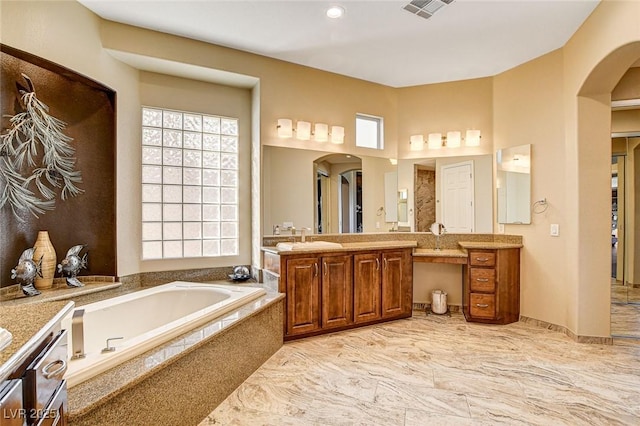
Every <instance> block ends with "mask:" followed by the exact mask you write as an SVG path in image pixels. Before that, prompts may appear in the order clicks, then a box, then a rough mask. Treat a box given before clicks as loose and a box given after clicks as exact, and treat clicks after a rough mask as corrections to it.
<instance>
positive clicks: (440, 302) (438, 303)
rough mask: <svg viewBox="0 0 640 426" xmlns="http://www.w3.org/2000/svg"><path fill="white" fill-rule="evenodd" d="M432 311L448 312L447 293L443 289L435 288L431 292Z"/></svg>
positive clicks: (437, 312)
mask: <svg viewBox="0 0 640 426" xmlns="http://www.w3.org/2000/svg"><path fill="white" fill-rule="evenodd" d="M431 311H432V312H433V313H434V314H446V313H447V293H446V292H444V291H442V290H434V291H433V293H431Z"/></svg>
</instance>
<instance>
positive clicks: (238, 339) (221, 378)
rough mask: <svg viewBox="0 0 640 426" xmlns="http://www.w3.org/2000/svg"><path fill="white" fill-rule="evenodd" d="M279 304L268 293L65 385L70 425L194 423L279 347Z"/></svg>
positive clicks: (279, 298)
mask: <svg viewBox="0 0 640 426" xmlns="http://www.w3.org/2000/svg"><path fill="white" fill-rule="evenodd" d="M283 300H284V296H283V295H281V294H277V293H275V294H274V293H269V294H267V295H266V296H263V297H262V298H260V299H257V300H256V301H254V302H251V303H249V304H248V305H246V306H244V307H242V308H240V309H238V310H236V311H233V312H230V313H229V314H226V315H224V316H223V317H221V318H219V319H217V320H214V321H212V322H210V323H208V324H207V325H205V326H203V327H198V328H196V329H195V330H192V331H190V332H187V333H185V334H183V335H182V336H180V337H178V338H176V339H173V340H172V341H170V342H168V343H166V344H163V345H160V346H158V347H157V348H154V349H152V350H150V351H148V352H146V353H144V354H142V355H140V356H138V357H135V358H133V359H131V360H129V361H126V362H124V363H123V364H122V365H120V366H118V367H115V368H113V369H111V370H109V371H107V372H105V373H103V374H101V375H98V376H96V377H95V378H93V379H90V380H88V381H86V382H84V383H81V384H79V385H77V386H74V387H73V388H70V389H69V418H70V421H71V424H73V425H93V426H97V425H114V424H129V425H143V424H149V421H150V419H162V424H163V425H186V424H196V423H197V422H198V421H200V420H202V418H204V417H205V416H206V415H207V413H208V412H209V411H210V410H211V409H212V408H214V407H215V406H217V405H218V404H219V403H220V402H221V401H223V400H224V399H225V398H226V397H227V395H229V394H230V393H231V392H232V391H233V390H234V389H235V388H236V387H237V386H238V385H239V384H240V383H242V382H243V381H244V380H245V379H246V378H247V377H248V376H249V375H250V374H251V373H252V372H253V371H255V370H256V369H257V368H258V367H259V366H260V365H262V363H264V362H265V361H266V360H267V359H268V358H269V357H270V356H271V355H272V354H273V353H275V352H276V351H277V350H278V349H279V348H280V347H281V346H282V341H283V329H282V323H283V317H282V315H283V306H282V304H283Z"/></svg>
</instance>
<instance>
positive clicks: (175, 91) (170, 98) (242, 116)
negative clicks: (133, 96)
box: [129, 72, 251, 272]
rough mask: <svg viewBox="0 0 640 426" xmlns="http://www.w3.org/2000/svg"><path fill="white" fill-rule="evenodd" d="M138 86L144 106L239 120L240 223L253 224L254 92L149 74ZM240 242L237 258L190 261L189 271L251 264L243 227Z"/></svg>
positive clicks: (170, 262) (178, 263) (171, 265)
mask: <svg viewBox="0 0 640 426" xmlns="http://www.w3.org/2000/svg"><path fill="white" fill-rule="evenodd" d="M139 83H140V86H139V87H140V102H141V103H142V105H145V106H151V107H159V108H166V109H175V110H179V111H188V112H199V113H203V114H212V115H222V116H225V117H234V118H238V123H239V129H238V134H239V147H240V149H239V152H238V156H239V158H238V161H239V174H240V176H239V177H240V182H239V183H240V186H239V199H238V208H239V219H240V222H241V223H250V222H251V158H250V153H251V149H250V148H251V91H250V90H248V89H241V88H237V87H229V86H221V85H218V84H212V83H205V82H202V81H194V80H188V79H184V78H178V77H174V76H168V75H164V74H156V73H149V72H141V73H140V80H139ZM139 132H140V131H139V130H138V133H139ZM138 140H139V139H138ZM139 151H140V150H139V149H138V154H137V157H138V158H139V156H140V154H139ZM138 161H139V160H138ZM129 185H130V187H132V186H133V187H135V188H139V187H140V178H138V181H137V182H135V183H134V182H130V184H129ZM135 193H136V194H138V195H139V191H135ZM141 202H142V200H141V199H138V200H136V203H137V204H138V205H139V204H140V203H141ZM130 217H131V219H133V218H135V221H136V222H137V223H140V222H141V220H142V219H141V211H140V209H139V208H138V209H132V210H131V212H130ZM239 239H240V251H239V255H238V256H229V257H220V258H201V259H188V262H189V265H190V266H189V268H211V267H215V266H226V265H247V264H251V234H250V233H248V232H244V229H242V228H241V229H240V235H239ZM130 240H131V239H129V241H130ZM130 243H131V241H130ZM184 265H185V260H184V259H167V260H153V261H143V262H141V264H140V268H141V271H142V272H146V271H157V270H167V269H168V270H178V269H184V268H185V266H184Z"/></svg>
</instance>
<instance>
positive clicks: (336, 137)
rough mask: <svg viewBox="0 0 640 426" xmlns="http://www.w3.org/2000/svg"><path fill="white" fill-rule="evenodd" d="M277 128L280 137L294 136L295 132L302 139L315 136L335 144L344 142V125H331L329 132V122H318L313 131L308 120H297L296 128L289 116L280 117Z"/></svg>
mask: <svg viewBox="0 0 640 426" xmlns="http://www.w3.org/2000/svg"><path fill="white" fill-rule="evenodd" d="M276 129H277V131H278V137H279V138H283V139H288V138H293V137H294V136H293V134H294V132H295V138H296V139H298V140H301V141H308V140H311V138H313V139H314V140H315V141H316V142H327V141H328V140H331V142H332V143H335V144H342V143H344V127H342V126H331V133H329V125H328V124H325V123H316V124H314V125H313V132H312V131H311V123H310V122H308V121H301V120H300V121H297V122H296V128H294V127H293V120H291V119H289V118H279V119H278V125H277V126H276Z"/></svg>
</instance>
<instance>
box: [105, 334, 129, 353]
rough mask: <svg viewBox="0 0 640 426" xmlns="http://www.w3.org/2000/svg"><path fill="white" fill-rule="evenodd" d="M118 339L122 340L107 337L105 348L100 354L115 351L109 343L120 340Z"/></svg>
mask: <svg viewBox="0 0 640 426" xmlns="http://www.w3.org/2000/svg"><path fill="white" fill-rule="evenodd" d="M120 339H124V337H109V338H108V339H107V346H106V347H105V348H103V349H102V351H101V352H102V353H105V352H113V351H115V350H116V347H115V346H111V343H110V342H111V341H112V340H120Z"/></svg>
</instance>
